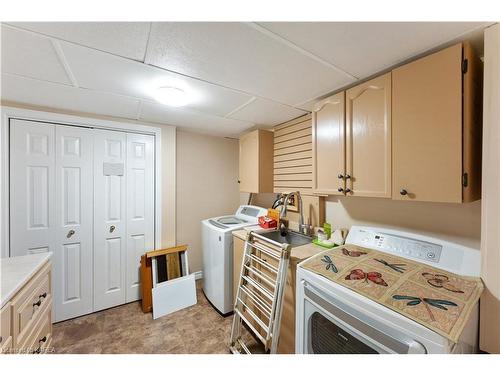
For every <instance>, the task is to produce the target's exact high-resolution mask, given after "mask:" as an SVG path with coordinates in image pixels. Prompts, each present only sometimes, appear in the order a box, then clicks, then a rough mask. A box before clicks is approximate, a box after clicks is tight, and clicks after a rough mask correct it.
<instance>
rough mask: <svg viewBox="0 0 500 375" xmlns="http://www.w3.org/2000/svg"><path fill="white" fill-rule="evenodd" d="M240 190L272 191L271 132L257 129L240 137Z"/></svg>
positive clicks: (247, 191) (250, 191)
mask: <svg viewBox="0 0 500 375" xmlns="http://www.w3.org/2000/svg"><path fill="white" fill-rule="evenodd" d="M239 167H240V168H239V171H240V172H239V174H240V179H239V183H240V191H241V192H245V193H272V192H273V132H272V131H269V130H262V129H257V130H254V131H252V132H250V133H246V134H244V135H242V136H241V137H240V160H239Z"/></svg>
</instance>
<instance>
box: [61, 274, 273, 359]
mask: <svg viewBox="0 0 500 375" xmlns="http://www.w3.org/2000/svg"><path fill="white" fill-rule="evenodd" d="M197 297H198V303H197V304H196V305H194V306H191V307H188V308H186V309H183V310H181V311H177V312H175V313H172V314H169V315H167V316H164V317H161V318H159V319H156V320H153V317H152V314H151V313H148V314H144V313H143V312H142V310H141V305H140V302H133V303H128V304H126V305H121V306H117V307H114V308H111V309H108V310H104V311H100V312H96V313H93V314H89V315H86V316H83V317H79V318H75V319H71V320H67V321H64V322H60V323H56V324H54V326H53V347H54V352H55V353H56V354H63V353H75V354H76V353H79V354H85V353H89V354H91V353H125V354H126V353H142V354H150V353H171V354H176V353H179V354H180V353H183V354H217V353H219V354H220V353H224V354H228V353H229V347H228V342H229V338H230V334H231V324H232V321H233V317H232V316H229V317H226V318H224V317H222V316H221V315H220V314H219V313H218V312H217V311H215V310H214V308H213V307H212V306H211V305H210V303H209V302H208V301H207V299H206V298H205V296H204V294H203V292H202V290H201V283H200V282H198V283H197ZM244 340H245V342H246V343H248V344H249V345H250V346H251V349H252V351H253V352H256V353H259V352H262V350H263V348H262V347H261V345H260V343H259V344H257V343H256V340H255V339H254V338H253V337H252V336H251V335H250V334H249V333H248V331H246V332H245V335H244Z"/></svg>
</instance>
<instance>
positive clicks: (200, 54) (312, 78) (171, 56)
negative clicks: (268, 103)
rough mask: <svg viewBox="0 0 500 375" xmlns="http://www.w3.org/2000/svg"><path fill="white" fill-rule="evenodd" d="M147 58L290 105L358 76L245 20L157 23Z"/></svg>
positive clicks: (162, 65)
mask: <svg viewBox="0 0 500 375" xmlns="http://www.w3.org/2000/svg"><path fill="white" fill-rule="evenodd" d="M145 61H146V63H148V64H152V65H156V66H159V67H162V68H165V69H168V70H171V71H175V72H179V73H182V74H185V75H188V76H192V77H197V78H201V79H203V80H206V81H209V82H213V83H217V84H220V85H224V86H226V87H231V88H234V89H238V90H242V91H245V92H248V93H253V94H256V95H257V96H260V97H264V98H268V99H272V100H275V101H277V102H280V103H286V104H289V105H293V104H294V103H299V102H303V101H306V100H309V99H312V98H314V97H317V96H319V95H321V94H324V93H325V92H327V91H330V90H332V88H334V87H338V86H342V85H345V84H348V83H349V82H352V80H353V79H352V77H350V76H349V75H346V74H345V73H342V72H339V71H338V70H336V69H334V68H332V67H331V66H329V65H328V64H324V63H322V62H319V61H317V60H316V59H314V58H311V57H310V56H306V55H304V54H302V53H300V52H298V51H297V50H296V49H294V48H291V47H289V46H287V45H285V44H283V43H281V42H279V41H277V40H276V39H275V38H273V37H270V36H269V35H266V34H264V33H262V32H260V31H258V30H257V29H255V28H254V27H252V26H249V25H248V24H245V23H225V22H221V23H209V22H197V23H180V22H177V23H168V22H165V23H153V25H152V28H151V35H150V39H149V45H148V50H147V52H146V60H145Z"/></svg>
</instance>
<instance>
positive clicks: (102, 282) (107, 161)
mask: <svg viewBox="0 0 500 375" xmlns="http://www.w3.org/2000/svg"><path fill="white" fill-rule="evenodd" d="M126 145H127V135H126V133H122V132H117V131H109V130H94V310H96V311H97V310H102V309H106V308H109V307H112V306H116V305H120V304H123V303H125V301H126V261H127V260H126V233H127V229H126V215H125V211H126V210H125V207H126V206H125V205H126V198H127V197H126Z"/></svg>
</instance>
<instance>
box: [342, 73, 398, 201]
mask: <svg viewBox="0 0 500 375" xmlns="http://www.w3.org/2000/svg"><path fill="white" fill-rule="evenodd" d="M345 101H346V174H345V179H346V188H345V191H346V194H347V195H353V196H361V197H382V198H390V197H391V178H392V177H391V73H387V74H384V75H382V76H380V77H377V78H374V79H372V80H370V81H367V82H364V83H362V84H360V85H358V86H355V87H352V88H350V89H348V90H347V91H346V99H345Z"/></svg>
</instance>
